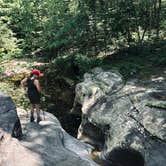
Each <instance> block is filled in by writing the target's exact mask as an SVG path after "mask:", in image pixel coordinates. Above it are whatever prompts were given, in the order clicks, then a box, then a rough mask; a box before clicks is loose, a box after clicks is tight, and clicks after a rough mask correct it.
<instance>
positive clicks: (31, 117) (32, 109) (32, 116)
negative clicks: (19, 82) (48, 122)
mask: <svg viewBox="0 0 166 166" xmlns="http://www.w3.org/2000/svg"><path fill="white" fill-rule="evenodd" d="M34 109H35V106H34V104H31V115H30V122H33V121H34Z"/></svg>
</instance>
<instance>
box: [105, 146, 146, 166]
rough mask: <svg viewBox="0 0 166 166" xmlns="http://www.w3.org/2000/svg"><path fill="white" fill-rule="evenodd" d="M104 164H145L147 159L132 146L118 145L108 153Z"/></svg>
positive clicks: (111, 165)
mask: <svg viewBox="0 0 166 166" xmlns="http://www.w3.org/2000/svg"><path fill="white" fill-rule="evenodd" d="M105 158H106V161H105V162H104V164H103V166H144V165H145V161H144V158H143V156H142V155H141V153H140V152H138V151H136V150H134V149H131V148H128V149H127V148H121V147H117V148H115V149H113V150H112V151H111V152H110V153H108V154H107V155H106V157H105Z"/></svg>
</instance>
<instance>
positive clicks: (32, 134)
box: [0, 94, 97, 166]
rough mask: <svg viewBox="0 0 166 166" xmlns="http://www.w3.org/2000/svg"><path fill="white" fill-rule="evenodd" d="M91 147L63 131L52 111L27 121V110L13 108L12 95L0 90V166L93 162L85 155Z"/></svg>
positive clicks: (83, 165) (89, 165)
mask: <svg viewBox="0 0 166 166" xmlns="http://www.w3.org/2000/svg"><path fill="white" fill-rule="evenodd" d="M17 113H18V115H17ZM19 119H20V120H19ZM18 120H19V122H21V123H19V125H18ZM21 127H22V130H21ZM19 131H20V133H19ZM22 134H23V136H22V138H21V140H17V139H16V138H14V137H18V136H21V135H22ZM13 136H14V137H13ZM92 149H93V147H92V146H90V145H87V144H85V143H83V142H80V141H78V140H77V139H75V138H73V137H72V136H70V135H69V134H68V133H66V132H65V131H64V130H63V128H62V127H61V125H60V123H59V121H58V120H57V118H56V117H54V116H53V115H52V114H49V113H45V119H44V120H43V121H41V122H40V124H37V123H35V122H34V123H29V118H28V117H27V112H26V111H24V110H22V109H17V111H16V108H15V105H14V103H13V101H12V99H11V98H10V97H9V96H7V95H4V94H0V166H71V165H72V166H78V165H80V166H97V164H96V163H95V162H94V161H92V160H91V158H90V157H89V154H90V152H91V151H92Z"/></svg>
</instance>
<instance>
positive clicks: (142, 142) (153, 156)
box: [73, 69, 166, 166]
mask: <svg viewBox="0 0 166 166" xmlns="http://www.w3.org/2000/svg"><path fill="white" fill-rule="evenodd" d="M165 87H166V81H165V79H164V78H163V77H156V78H155V77H154V78H152V79H151V80H148V81H143V80H142V81H141V80H136V79H135V80H130V81H128V82H126V83H124V82H123V78H122V76H121V75H120V74H118V73H116V72H114V71H112V72H111V71H108V72H104V71H102V70H101V69H97V70H94V71H92V73H89V74H85V76H84V81H83V82H81V83H79V84H78V85H77V87H76V98H75V103H74V108H73V112H74V109H75V108H76V106H77V104H81V105H82V110H81V111H82V123H81V125H80V127H79V132H78V138H79V139H82V140H84V141H86V142H89V143H90V144H93V145H95V146H96V147H97V148H99V149H100V150H101V151H102V153H101V156H100V157H102V158H105V159H106V160H109V161H108V165H111V164H112V165H114V164H119V165H122V166H131V165H132V166H133V165H134V166H137V165H139V166H142V165H143V163H144V162H145V165H146V166H165V163H166V102H165V101H166V100H165V99H166V89H165ZM141 163H142V165H141Z"/></svg>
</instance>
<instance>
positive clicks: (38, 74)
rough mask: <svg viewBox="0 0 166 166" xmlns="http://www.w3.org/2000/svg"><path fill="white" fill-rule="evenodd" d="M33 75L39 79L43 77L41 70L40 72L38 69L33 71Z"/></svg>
mask: <svg viewBox="0 0 166 166" xmlns="http://www.w3.org/2000/svg"><path fill="white" fill-rule="evenodd" d="M32 74H35V75H37V76H38V77H42V76H43V73H41V72H40V70H38V69H33V70H32Z"/></svg>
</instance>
